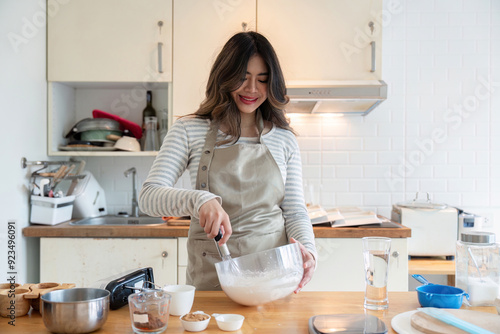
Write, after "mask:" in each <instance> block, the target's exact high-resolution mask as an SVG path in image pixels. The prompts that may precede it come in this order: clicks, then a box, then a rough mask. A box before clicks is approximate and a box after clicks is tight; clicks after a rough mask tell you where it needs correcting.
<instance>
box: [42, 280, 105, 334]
mask: <svg viewBox="0 0 500 334" xmlns="http://www.w3.org/2000/svg"><path fill="white" fill-rule="evenodd" d="M41 300H42V305H41V307H42V309H41V310H42V318H43V323H44V324H45V327H47V329H48V330H49V331H51V332H53V333H89V332H93V331H95V330H98V329H99V328H101V327H102V325H104V323H105V322H106V320H107V318H108V312H109V291H108V290H104V289H94V288H75V289H66V290H56V291H51V292H49V293H47V294H45V295H43V296H42V297H41Z"/></svg>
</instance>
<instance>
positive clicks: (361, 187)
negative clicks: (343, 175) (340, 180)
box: [349, 178, 377, 193]
mask: <svg viewBox="0 0 500 334" xmlns="http://www.w3.org/2000/svg"><path fill="white" fill-rule="evenodd" d="M349 191H353V192H363V193H365V192H375V191H377V180H376V179H366V178H364V179H351V180H349Z"/></svg>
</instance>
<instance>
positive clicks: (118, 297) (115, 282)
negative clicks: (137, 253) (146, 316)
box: [103, 267, 154, 310]
mask: <svg viewBox="0 0 500 334" xmlns="http://www.w3.org/2000/svg"><path fill="white" fill-rule="evenodd" d="M105 284H106V283H105ZM103 288H104V289H106V290H108V291H109V292H110V296H109V308H110V309H112V310H117V309H119V308H120V307H122V306H125V305H127V304H128V296H129V295H131V294H133V293H136V292H137V290H142V289H154V277H153V268H151V267H147V268H142V269H138V270H136V271H133V272H129V273H127V274H124V275H123V276H121V277H119V278H116V279H112V280H110V281H109V282H108V283H107V284H106V285H105V286H104V287H103ZM133 288H135V289H133Z"/></svg>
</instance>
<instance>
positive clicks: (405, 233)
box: [23, 222, 411, 238]
mask: <svg viewBox="0 0 500 334" xmlns="http://www.w3.org/2000/svg"><path fill="white" fill-rule="evenodd" d="M393 224H394V225H395V226H396V225H397V226H400V227H396V228H387V227H373V226H372V227H337V228H332V227H324V226H315V227H314V228H313V230H314V235H315V236H316V238H362V237H372V236H380V237H389V238H409V237H410V236H411V229H410V228H408V227H405V226H402V225H399V224H396V223H393ZM188 230H189V226H171V225H168V224H167V223H165V224H160V225H151V226H140V225H133V226H127V225H120V226H117V225H115V226H111V225H106V226H90V225H87V226H75V225H70V224H69V222H66V223H62V224H58V225H54V226H49V225H30V226H28V227H25V228H23V236H25V237H37V238H41V237H59V238H60V237H72V238H168V237H172V238H173V237H187V235H188Z"/></svg>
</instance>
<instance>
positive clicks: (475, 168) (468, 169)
mask: <svg viewBox="0 0 500 334" xmlns="http://www.w3.org/2000/svg"><path fill="white" fill-rule="evenodd" d="M489 176H490V165H486V164H483V165H481V164H474V165H463V166H462V177H474V178H480V179H482V178H489Z"/></svg>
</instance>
